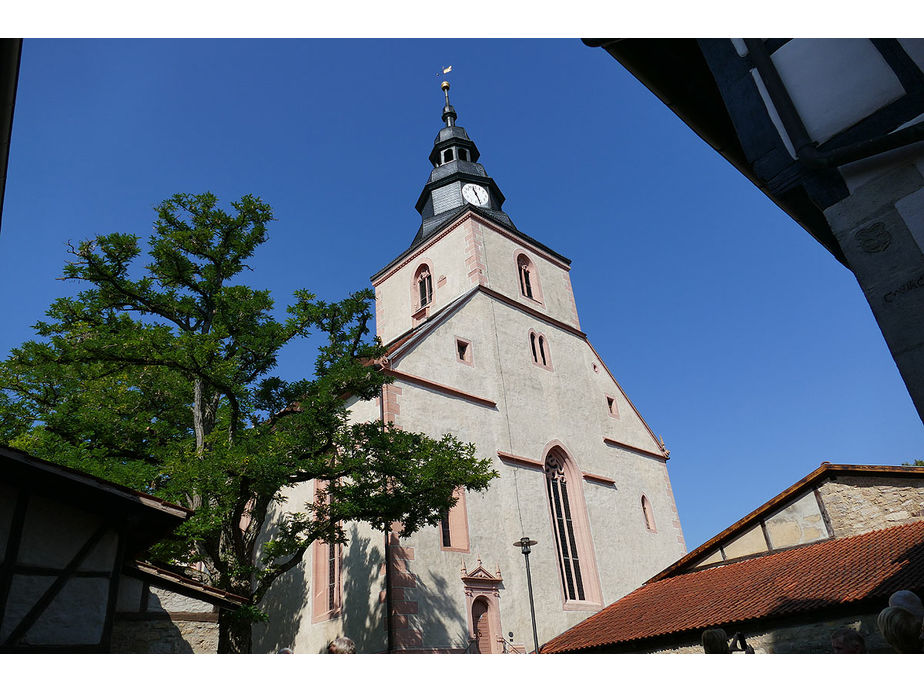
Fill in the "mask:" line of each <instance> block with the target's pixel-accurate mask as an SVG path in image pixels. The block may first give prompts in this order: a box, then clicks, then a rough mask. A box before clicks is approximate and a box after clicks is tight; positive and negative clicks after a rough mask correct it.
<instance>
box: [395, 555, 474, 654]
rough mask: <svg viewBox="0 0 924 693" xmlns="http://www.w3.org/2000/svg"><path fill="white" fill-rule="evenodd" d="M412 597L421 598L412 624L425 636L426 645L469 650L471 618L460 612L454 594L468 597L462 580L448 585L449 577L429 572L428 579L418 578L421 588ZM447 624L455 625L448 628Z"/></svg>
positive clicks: (418, 585) (418, 586)
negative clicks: (469, 622)
mask: <svg viewBox="0 0 924 693" xmlns="http://www.w3.org/2000/svg"><path fill="white" fill-rule="evenodd" d="M408 591H409V592H411V594H410V595H409V596H411V597H413V596H414V593H416V597H417V616H416V619H415V620H411V623H412V624H415V623H416V624H417V625H416V627H417V628H418V629H419V630H420V631H421V633H422V634H423V639H424V642H426V643H427V644H428V645H429V646H430V647H435V648H439V649H443V648H446V649H453V650H466V651H467V650H468V649H470V646H471V643H470V642H469V637H468V618H467V617H466V614H465V613H464V611H460V610H459V608H458V605H457V602H456V600H454V599H452V598H451V597H450V595H458V596H460V597H464V594H465V592H464V588H463V585H462V581H461V580H458V581H455V582H448V581H447V580H446V579H445V578H443V577H441V576H439V575H435V574H434V573H433V572H432V571H431V572H429V576H428V578H427V579H426V580H425V579H424V578H423V577H422V576H420V575H418V576H417V587H416V588H415V589H413V590H408ZM447 623H448V624H451V626H450V628H451V629H450V628H447Z"/></svg>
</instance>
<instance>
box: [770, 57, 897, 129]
mask: <svg viewBox="0 0 924 693" xmlns="http://www.w3.org/2000/svg"><path fill="white" fill-rule="evenodd" d="M771 59H772V60H773V64H774V65H775V66H776V69H777V71H778V72H779V74H780V78H781V79H782V80H783V84H784V85H785V86H786V89H787V91H788V92H789V95H790V97H791V98H792V101H793V104H794V105H795V107H796V110H797V111H798V112H799V116H800V117H801V118H802V122H803V123H804V124H805V129H806V130H807V131H808V134H809V137H811V138H812V139H813V140H814V141H816V142H818V143H822V142H825V141H827V140H828V139H830V138H831V137H832V136H834V135H836V134H837V133H839V132H841V131H842V130H845V129H846V128H848V127H850V126H851V125H853V124H854V123H856V122H858V121H860V120H862V119H863V118H865V117H866V116H868V115H870V114H871V113H874V112H875V111H877V110H879V109H880V108H882V107H883V106H886V105H888V104H890V103H892V102H893V101H895V100H896V99H898V98H900V97H901V96H903V95H904V93H905V90H904V89H903V88H902V85H901V83H900V82H899V81H898V78H897V77H896V76H895V73H893V72H892V70H891V69H890V68H889V66H888V64H887V63H886V62H885V60H884V59H883V57H882V56H881V55H880V54H879V51H877V50H876V48H875V46H873V44H872V43H871V42H870V41H869V39H793V40H792V41H789V42H788V43H786V44H785V45H784V46H782V47H781V48H779V49H778V50H777V51H776V52H775V53H774V54H773V55H772V57H771Z"/></svg>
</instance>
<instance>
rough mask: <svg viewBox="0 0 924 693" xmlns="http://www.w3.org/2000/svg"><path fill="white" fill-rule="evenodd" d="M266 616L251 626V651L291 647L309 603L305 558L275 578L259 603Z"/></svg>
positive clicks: (277, 649) (275, 650)
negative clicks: (267, 618)
mask: <svg viewBox="0 0 924 693" xmlns="http://www.w3.org/2000/svg"><path fill="white" fill-rule="evenodd" d="M259 608H260V609H262V610H263V611H264V612H265V613H266V615H267V616H268V617H269V620H268V621H266V622H265V623H258V624H256V625H255V626H254V629H253V644H254V652H277V651H279V650H281V649H282V648H283V647H294V646H295V636H296V634H298V630H299V628H300V627H301V622H302V613H303V612H304V611H305V609H307V608H310V605H309V603H308V576H307V575H305V563H304V561H303V562H301V563H299V564H298V565H297V566H295V567H294V568H292V569H290V570H288V571H287V572H285V573H283V574H282V575H280V576H279V577H278V578H276V582H274V583H273V586H272V587H271V588H270V590H269V591H268V592H267V593H266V596H265V597H263V602H262V603H261V604H260V605H259Z"/></svg>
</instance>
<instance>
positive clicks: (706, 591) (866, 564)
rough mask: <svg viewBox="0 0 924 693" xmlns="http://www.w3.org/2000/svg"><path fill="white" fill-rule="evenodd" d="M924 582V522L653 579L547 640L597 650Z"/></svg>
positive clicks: (831, 608) (827, 606) (788, 614)
mask: <svg viewBox="0 0 924 693" xmlns="http://www.w3.org/2000/svg"><path fill="white" fill-rule="evenodd" d="M922 586H924V522H921V521H918V522H914V523H911V524H905V525H898V526H896V527H891V528H888V529H880V530H876V531H873V532H867V533H865V534H860V535H856V536H851V537H844V538H842V539H832V540H830V541H824V542H818V543H815V544H809V545H803V546H799V547H794V548H791V549H787V550H785V551H780V552H779V553H775V554H768V555H764V556H759V557H756V558H752V559H747V560H744V561H741V562H738V563H730V564H726V565H721V566H716V567H713V568H709V569H706V570H702V571H699V572H693V573H682V574H680V575H675V576H672V577H669V578H665V579H663V580H660V581H657V582H648V583H646V584H645V585H643V586H642V587H640V588H639V589H637V590H635V591H634V592H632V593H630V594H628V595H626V596H625V597H623V598H622V599H620V600H619V601H617V602H615V603H613V604H610V605H609V606H607V607H606V608H605V609H603V610H602V611H600V612H598V613H597V614H594V615H593V616H591V617H590V618H588V619H586V620H585V621H582V622H581V623H579V624H577V625H576V626H574V627H573V628H570V629H569V630H567V631H565V632H564V633H562V634H561V635H558V636H556V637H555V638H553V639H552V640H550V641H549V642H547V643H546V644H545V645H543V647H542V648H541V651H542V652H543V653H564V652H578V651H593V650H600V649H601V648H613V647H615V646H617V645H621V644H626V643H633V644H634V645H633V647H634V648H635V649H644V648H645V643H646V642H648V643H651V642H654V641H655V640H656V639H659V638H662V639H663V638H664V637H665V636H684V637H686V636H690V637H693V636H696V635H698V634H699V633H700V632H701V631H702V630H703V629H705V628H711V627H725V628H734V629H735V630H741V629H742V628H743V626H744V625H745V624H754V623H755V622H766V621H769V620H775V619H786V618H792V617H800V618H801V617H805V616H806V615H808V614H810V613H813V612H817V613H832V612H836V611H837V610H838V609H845V608H855V607H857V606H860V605H862V604H869V605H870V608H877V605H881V606H885V605H886V603H887V600H888V597H889V595H891V594H892V593H893V592H895V591H897V590H900V589H910V590H920V589H921V588H922Z"/></svg>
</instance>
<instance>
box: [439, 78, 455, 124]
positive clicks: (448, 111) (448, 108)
mask: <svg viewBox="0 0 924 693" xmlns="http://www.w3.org/2000/svg"><path fill="white" fill-rule="evenodd" d="M440 89H442V90H443V94H445V95H446V105H445V106H443V121H444V122H445V123H446V127H450V128H451V127H452V126H453V125H455V124H456V110H455V109H454V108H453V107H452V104H451V103H449V82H446V81H444V82H443V83H442V84H441V85H440Z"/></svg>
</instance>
